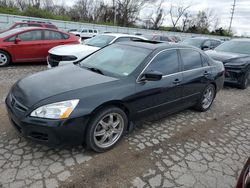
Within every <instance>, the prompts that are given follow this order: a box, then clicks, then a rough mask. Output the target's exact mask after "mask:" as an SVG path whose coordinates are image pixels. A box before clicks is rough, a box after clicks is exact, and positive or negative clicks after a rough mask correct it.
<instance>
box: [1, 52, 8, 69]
mask: <svg viewBox="0 0 250 188" xmlns="http://www.w3.org/2000/svg"><path fill="white" fill-rule="evenodd" d="M7 62H8V57H7V56H6V55H5V54H3V53H0V66H1V65H5V64H6V63H7Z"/></svg>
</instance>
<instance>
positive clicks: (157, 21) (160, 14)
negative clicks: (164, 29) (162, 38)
mask: <svg viewBox="0 0 250 188" xmlns="http://www.w3.org/2000/svg"><path fill="white" fill-rule="evenodd" d="M163 1H164V0H161V1H160V3H159V5H158V8H157V10H156V13H155V15H156V16H155V18H154V17H152V18H151V20H152V23H153V29H159V28H160V26H161V25H162V23H163V21H164V11H163V7H162V3H163Z"/></svg>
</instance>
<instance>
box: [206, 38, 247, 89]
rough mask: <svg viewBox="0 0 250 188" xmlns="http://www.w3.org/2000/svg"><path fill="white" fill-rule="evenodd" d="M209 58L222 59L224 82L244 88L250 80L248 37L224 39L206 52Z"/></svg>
mask: <svg viewBox="0 0 250 188" xmlns="http://www.w3.org/2000/svg"><path fill="white" fill-rule="evenodd" d="M206 53H207V54H208V55H209V56H210V57H211V58H213V59H215V60H218V61H222V62H223V64H224V66H225V69H226V72H225V77H226V78H225V82H226V83H231V84H234V85H237V86H238V87H239V88H241V89H246V88H247V87H248V85H249V80H250V39H233V40H230V41H226V42H224V43H223V44H221V45H220V46H218V47H217V48H215V49H214V50H209V51H207V52H206Z"/></svg>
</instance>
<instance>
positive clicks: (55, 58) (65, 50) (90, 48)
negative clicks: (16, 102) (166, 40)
mask: <svg viewBox="0 0 250 188" xmlns="http://www.w3.org/2000/svg"><path fill="white" fill-rule="evenodd" d="M137 39H138V40H146V38H144V37H141V36H136V35H128V34H118V33H108V34H102V35H97V36H95V37H93V38H91V39H86V40H85V41H84V44H79V45H63V46H57V47H55V48H52V49H51V50H49V56H48V59H47V60H48V67H49V68H51V67H56V66H58V65H65V64H69V63H75V62H78V61H79V60H81V59H83V58H84V57H86V56H88V55H90V54H91V53H93V52H95V51H97V50H99V49H100V48H103V47H105V46H107V45H109V44H112V43H116V42H121V41H131V40H137Z"/></svg>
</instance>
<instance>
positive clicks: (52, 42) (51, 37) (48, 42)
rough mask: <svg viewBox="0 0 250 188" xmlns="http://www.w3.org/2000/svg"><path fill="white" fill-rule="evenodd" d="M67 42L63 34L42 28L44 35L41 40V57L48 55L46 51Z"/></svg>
mask: <svg viewBox="0 0 250 188" xmlns="http://www.w3.org/2000/svg"><path fill="white" fill-rule="evenodd" d="M63 44H67V40H66V39H65V38H64V36H63V34H62V33H61V32H58V31H52V30H44V37H43V41H42V47H41V54H42V56H43V57H47V56H48V51H49V50H50V49H51V48H53V47H55V46H59V45H63Z"/></svg>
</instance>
